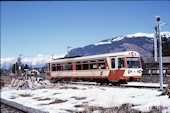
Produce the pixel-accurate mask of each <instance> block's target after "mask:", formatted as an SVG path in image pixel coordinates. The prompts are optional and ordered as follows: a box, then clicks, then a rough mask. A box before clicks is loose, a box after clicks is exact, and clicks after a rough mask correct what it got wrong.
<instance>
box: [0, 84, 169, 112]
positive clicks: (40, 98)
mask: <svg viewBox="0 0 170 113" xmlns="http://www.w3.org/2000/svg"><path fill="white" fill-rule="evenodd" d="M161 93H162V92H161V91H158V89H145V88H140V89H138V88H119V87H114V86H112V87H101V86H83V85H70V84H64V85H62V84H56V85H55V86H53V87H52V88H48V89H37V90H15V89H11V88H9V87H4V88H3V89H2V90H1V98H3V99H6V100H8V101H13V102H17V103H19V104H23V105H24V106H27V107H32V108H35V109H40V110H43V111H48V112H50V113H58V112H61V113H63V112H68V110H74V111H82V110H84V108H83V107H81V106H79V105H88V106H99V107H104V108H108V107H114V106H121V105H122V104H126V103H130V104H133V105H134V106H133V107H132V109H137V110H140V111H149V110H150V108H151V107H152V106H163V107H164V110H163V113H170V98H168V96H160V94H161ZM24 95H25V96H24ZM78 106H79V107H78Z"/></svg>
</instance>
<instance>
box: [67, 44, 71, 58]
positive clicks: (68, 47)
mask: <svg viewBox="0 0 170 113" xmlns="http://www.w3.org/2000/svg"><path fill="white" fill-rule="evenodd" d="M70 48H72V47H70V46H67V56H68V57H69V49H70Z"/></svg>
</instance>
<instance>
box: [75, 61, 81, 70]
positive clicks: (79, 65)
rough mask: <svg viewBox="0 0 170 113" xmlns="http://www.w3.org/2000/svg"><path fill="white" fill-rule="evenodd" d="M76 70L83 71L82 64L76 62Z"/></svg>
mask: <svg viewBox="0 0 170 113" xmlns="http://www.w3.org/2000/svg"><path fill="white" fill-rule="evenodd" d="M76 70H81V62H76Z"/></svg>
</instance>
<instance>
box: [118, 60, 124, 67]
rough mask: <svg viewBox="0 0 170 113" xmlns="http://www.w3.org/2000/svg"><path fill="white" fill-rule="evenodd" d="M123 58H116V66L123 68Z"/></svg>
mask: <svg viewBox="0 0 170 113" xmlns="http://www.w3.org/2000/svg"><path fill="white" fill-rule="evenodd" d="M124 67H125V66H124V58H118V68H124Z"/></svg>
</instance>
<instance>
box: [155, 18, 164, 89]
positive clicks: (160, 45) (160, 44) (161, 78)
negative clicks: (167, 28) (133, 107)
mask: <svg viewBox="0 0 170 113" xmlns="http://www.w3.org/2000/svg"><path fill="white" fill-rule="evenodd" d="M160 20H161V19H160V17H159V16H157V17H156V21H157V30H158V39H159V80H160V90H163V71H162V38H161V34H160Z"/></svg>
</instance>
